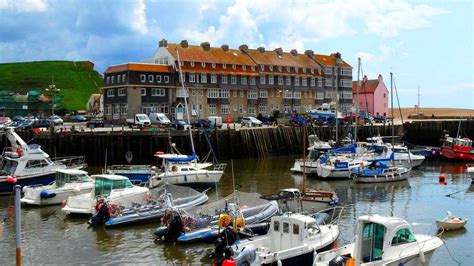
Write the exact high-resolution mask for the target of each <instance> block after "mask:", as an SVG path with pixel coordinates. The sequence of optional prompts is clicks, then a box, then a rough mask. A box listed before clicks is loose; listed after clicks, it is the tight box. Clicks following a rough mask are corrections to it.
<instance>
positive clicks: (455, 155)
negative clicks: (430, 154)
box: [441, 147, 474, 162]
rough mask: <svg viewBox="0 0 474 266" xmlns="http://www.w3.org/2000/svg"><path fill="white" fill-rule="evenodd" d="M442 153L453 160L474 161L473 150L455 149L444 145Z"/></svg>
mask: <svg viewBox="0 0 474 266" xmlns="http://www.w3.org/2000/svg"><path fill="white" fill-rule="evenodd" d="M441 155H442V156H443V157H445V158H448V159H451V160H456V161H469V162H474V152H472V151H471V152H462V151H454V150H452V149H450V148H446V147H443V148H442V149H441Z"/></svg>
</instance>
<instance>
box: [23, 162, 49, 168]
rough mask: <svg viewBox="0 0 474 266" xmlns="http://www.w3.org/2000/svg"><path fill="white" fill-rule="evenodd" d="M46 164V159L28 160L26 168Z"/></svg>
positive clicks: (40, 166) (39, 166)
mask: <svg viewBox="0 0 474 266" xmlns="http://www.w3.org/2000/svg"><path fill="white" fill-rule="evenodd" d="M48 165H49V163H48V161H46V160H30V161H28V162H27V163H26V168H42V167H45V166H48Z"/></svg>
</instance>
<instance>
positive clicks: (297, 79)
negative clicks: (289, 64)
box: [295, 77, 300, 86]
mask: <svg viewBox="0 0 474 266" xmlns="http://www.w3.org/2000/svg"><path fill="white" fill-rule="evenodd" d="M299 85H300V77H295V86H299Z"/></svg>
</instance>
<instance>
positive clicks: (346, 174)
mask: <svg viewBox="0 0 474 266" xmlns="http://www.w3.org/2000/svg"><path fill="white" fill-rule="evenodd" d="M368 165H370V162H368V161H366V160H364V159H359V158H357V157H355V158H354V157H345V156H337V157H330V158H327V157H320V158H319V159H318V161H317V173H318V176H319V177H321V178H330V179H336V178H347V179H349V178H350V177H351V173H352V169H356V168H359V167H361V166H362V167H365V166H368Z"/></svg>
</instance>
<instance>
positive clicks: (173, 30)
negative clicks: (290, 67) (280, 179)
mask: <svg viewBox="0 0 474 266" xmlns="http://www.w3.org/2000/svg"><path fill="white" fill-rule="evenodd" d="M473 13H474V7H473V2H472V1H471V0H454V1H441V0H438V1H407V0H397V1H388V0H354V1H349V0H348V1H329V0H320V1H278V0H259V1H240V0H237V1H171V0H167V1H158V0H155V1H142V0H136V1H131V0H124V1H92V0H62V1H61V0H16V1H15V0H0V25H2V26H1V27H0V62H15V61H33V60H92V61H93V62H94V63H95V64H96V69H97V70H98V71H99V72H103V71H104V70H105V68H106V67H107V66H108V65H113V64H120V63H124V62H131V61H141V60H143V59H146V58H149V57H151V56H152V55H153V53H154V51H155V50H156V48H157V45H158V41H159V40H160V39H162V38H165V39H167V40H168V42H172V43H173V42H174V43H176V42H180V41H181V40H183V39H187V40H188V41H189V42H190V43H191V44H200V43H201V42H204V41H209V42H210V43H211V45H214V46H220V45H222V44H229V46H231V47H234V48H236V47H238V46H239V45H240V44H243V43H245V44H248V45H249V46H250V47H258V46H264V47H266V48H267V49H274V48H277V47H282V48H283V49H285V50H286V51H289V50H290V49H293V48H296V49H297V50H298V51H300V52H303V51H304V50H306V49H312V50H314V51H315V52H316V53H322V54H329V53H333V52H336V51H339V52H341V53H342V56H343V58H344V59H345V60H346V61H347V62H348V63H350V64H351V65H352V66H353V67H354V71H353V74H354V79H357V58H358V57H361V58H362V70H363V73H364V74H366V75H368V77H369V78H370V79H372V78H376V77H377V75H378V74H379V73H380V74H382V75H383V77H384V81H385V84H386V85H387V87H389V86H390V74H389V73H390V72H393V73H394V79H395V84H396V87H397V89H398V92H399V96H400V102H401V105H402V106H404V107H412V106H414V105H415V104H416V103H417V96H416V94H417V87H418V86H420V88H421V94H422V96H421V106H424V107H456V108H470V109H474V80H473V75H474V71H473V53H474V50H473V38H474V35H473V23H474V22H473V15H472V14H473Z"/></svg>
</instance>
